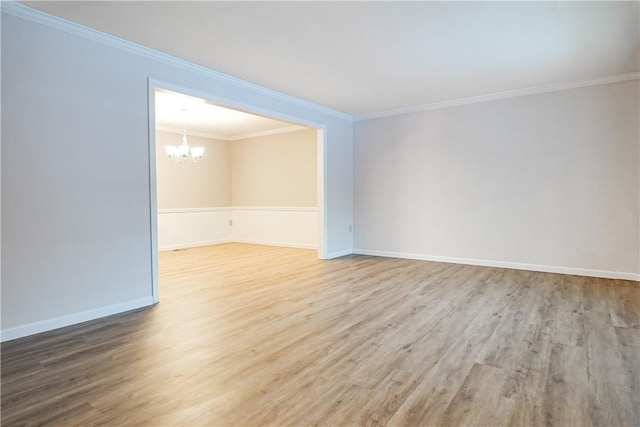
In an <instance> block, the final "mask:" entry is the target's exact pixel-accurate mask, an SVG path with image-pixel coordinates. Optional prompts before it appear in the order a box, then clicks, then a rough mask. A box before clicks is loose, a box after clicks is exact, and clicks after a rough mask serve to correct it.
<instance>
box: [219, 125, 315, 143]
mask: <svg viewBox="0 0 640 427" xmlns="http://www.w3.org/2000/svg"><path fill="white" fill-rule="evenodd" d="M305 129H310V128H308V127H305V126H298V125H292V126H286V127H283V128H278V129H269V130H261V131H257V132H249V133H244V134H241V135H237V136H234V137H233V138H231V141H238V140H240V139H249V138H258V137H261V136H269V135H278V134H281V133H289V132H296V131H299V130H305Z"/></svg>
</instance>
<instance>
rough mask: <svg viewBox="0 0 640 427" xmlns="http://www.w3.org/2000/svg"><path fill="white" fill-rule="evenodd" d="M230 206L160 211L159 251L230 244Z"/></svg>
mask: <svg viewBox="0 0 640 427" xmlns="http://www.w3.org/2000/svg"><path fill="white" fill-rule="evenodd" d="M231 215H232V212H231V208H230V207H223V208H202V209H162V210H158V248H159V249H160V250H161V251H168V250H172V249H183V248H192V247H196V246H207V245H214V244H216V243H225V242H229V241H231V225H229V222H230V221H231V219H232V216H231Z"/></svg>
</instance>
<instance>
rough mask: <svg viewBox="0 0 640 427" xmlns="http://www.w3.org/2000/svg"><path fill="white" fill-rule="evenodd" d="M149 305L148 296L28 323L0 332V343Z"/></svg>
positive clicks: (150, 301)
mask: <svg viewBox="0 0 640 427" xmlns="http://www.w3.org/2000/svg"><path fill="white" fill-rule="evenodd" d="M151 305H153V297H152V296H148V297H144V298H138V299H135V300H131V301H127V302H123V303H120V304H113V305H108V306H106V307H100V308H96V309H92V310H87V311H81V312H80V313H74V314H69V315H66V316H61V317H56V318H54V319H48V320H42V321H39V322H33V323H28V324H26V325H22V326H16V327H15V328H9V329H5V330H3V331H1V332H0V342H5V341H10V340H15V339H17V338H22V337H26V336H29V335H35V334H39V333H41V332H47V331H52V330H54V329H58V328H63V327H65V326H70V325H75V324H78V323H82V322H87V321H89V320H95V319H99V318H101V317H106V316H111V315H113V314H119V313H124V312H125V311H130V310H135V309H137V308H142V307H148V306H151Z"/></svg>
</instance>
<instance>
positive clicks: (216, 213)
mask: <svg viewBox="0 0 640 427" xmlns="http://www.w3.org/2000/svg"><path fill="white" fill-rule="evenodd" d="M227 242H241V243H257V244H262V245H271V246H286V247H291V248H306V249H316V248H317V247H318V211H317V209H316V208H307V207H261V206H234V207H220V208H198V209H162V210H159V211H158V247H159V249H160V250H161V251H167V250H174V249H184V248H191V247H196V246H207V245H214V244H217V243H227Z"/></svg>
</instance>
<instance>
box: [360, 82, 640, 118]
mask: <svg viewBox="0 0 640 427" xmlns="http://www.w3.org/2000/svg"><path fill="white" fill-rule="evenodd" d="M637 79H640V71H633V72H631V73H624V74H616V75H613V76H605V77H596V78H591V79H584V80H573V81H570V82H563V83H554V84H550V85H544V86H535V87H529V88H524V89H515V90H508V91H505V92H496V93H490V94H487V95H479V96H472V97H469V98H460V99H452V100H449V101H442V102H434V103H431V104H423V105H417V106H414V107H407V108H398V109H395V110H388V111H380V112H378V113H371V114H363V115H359V116H355V117H354V120H355V121H361V120H369V119H377V118H381V117H390V116H398V115H401V114H411V113H419V112H421V111H429V110H439V109H442V108H449V107H458V106H460V105H468V104H477V103H480V102H488V101H497V100H500V99H507V98H515V97H519V96H527V95H535V94H539V93H548V92H557V91H561V90H567V89H577V88H581V87H588V86H598V85H604V84H609V83H618V82H624V81H627V80H637Z"/></svg>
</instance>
